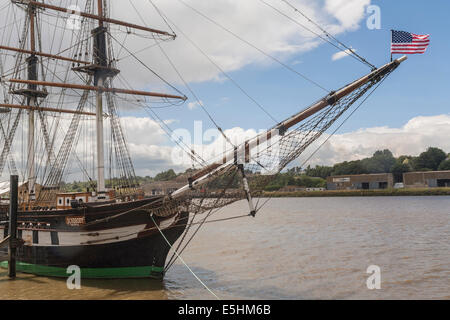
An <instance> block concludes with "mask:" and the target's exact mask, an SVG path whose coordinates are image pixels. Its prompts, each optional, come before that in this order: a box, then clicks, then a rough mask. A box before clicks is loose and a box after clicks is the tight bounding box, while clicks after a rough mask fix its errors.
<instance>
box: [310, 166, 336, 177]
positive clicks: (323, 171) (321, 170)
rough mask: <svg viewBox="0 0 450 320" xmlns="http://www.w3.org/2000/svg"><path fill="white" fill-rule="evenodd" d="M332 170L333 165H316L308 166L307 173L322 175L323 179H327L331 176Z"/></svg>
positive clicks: (316, 175)
mask: <svg viewBox="0 0 450 320" xmlns="http://www.w3.org/2000/svg"><path fill="white" fill-rule="evenodd" d="M332 172H333V167H327V166H316V167H315V168H311V167H310V166H308V168H306V172H305V173H306V175H307V176H310V177H320V178H322V179H326V178H327V177H329V176H331V173H332Z"/></svg>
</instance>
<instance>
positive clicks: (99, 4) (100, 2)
mask: <svg viewBox="0 0 450 320" xmlns="http://www.w3.org/2000/svg"><path fill="white" fill-rule="evenodd" d="M97 7H98V16H99V17H102V18H103V0H97ZM98 26H99V27H103V21H102V20H99V21H98Z"/></svg>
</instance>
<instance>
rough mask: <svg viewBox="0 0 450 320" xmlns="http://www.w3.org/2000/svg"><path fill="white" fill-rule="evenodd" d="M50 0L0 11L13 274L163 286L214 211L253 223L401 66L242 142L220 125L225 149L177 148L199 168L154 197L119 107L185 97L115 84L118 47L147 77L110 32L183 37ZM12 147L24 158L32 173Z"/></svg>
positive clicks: (4, 209) (16, 2) (4, 166)
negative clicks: (286, 175)
mask: <svg viewBox="0 0 450 320" xmlns="http://www.w3.org/2000/svg"><path fill="white" fill-rule="evenodd" d="M56 2H57V1H56ZM56 2H54V3H55V4H53V2H49V1H31V0H11V1H9V0H8V1H3V2H2V3H1V5H2V6H3V8H2V10H9V9H11V11H8V14H7V18H8V19H11V24H14V25H15V26H16V28H15V29H14V30H13V32H11V34H3V36H2V38H1V39H2V41H3V43H0V74H1V95H2V100H1V103H0V117H1V122H0V125H1V128H0V129H1V130H0V131H1V132H0V134H1V135H0V148H1V155H0V173H1V174H3V176H6V174H5V172H6V171H7V170H9V173H10V174H19V176H20V186H19V204H18V206H19V212H18V230H17V236H18V238H19V239H21V240H22V241H21V246H19V247H18V248H17V256H16V259H17V270H18V271H21V272H25V273H32V274H37V275H42V276H56V277H67V268H68V267H69V266H72V265H76V266H79V267H80V269H81V276H82V277H83V278H159V279H161V278H162V277H163V276H164V273H165V272H166V271H167V270H168V268H170V266H171V265H172V264H173V262H174V261H175V260H176V259H177V258H179V253H181V252H182V251H183V250H184V249H185V247H186V246H187V245H188V244H189V242H190V240H191V239H192V237H193V236H194V235H195V233H196V232H197V231H198V228H200V227H201V226H202V225H204V223H207V222H208V221H209V219H211V217H212V215H213V214H214V213H215V212H217V211H218V209H220V208H223V207H226V206H227V205H229V204H231V203H233V202H236V201H240V200H244V201H247V202H248V213H247V214H246V215H247V216H255V215H256V213H257V212H258V210H259V208H260V207H259V200H260V197H261V195H262V191H263V189H264V187H265V186H267V185H268V184H270V182H271V181H273V180H274V179H275V178H276V176H277V175H278V174H279V173H280V172H281V171H282V170H283V169H285V168H286V167H287V166H288V165H289V163H291V162H292V161H294V160H295V159H297V158H298V157H299V155H300V154H302V153H303V152H304V150H305V149H306V148H307V147H309V146H310V145H311V144H312V143H313V142H314V141H316V140H317V139H318V138H319V137H320V136H321V135H322V133H324V132H325V131H326V130H327V129H329V128H330V126H331V125H332V124H334V123H335V122H336V120H337V119H338V118H339V117H341V116H342V115H343V114H344V113H345V112H346V111H347V110H348V109H349V108H350V107H351V106H352V105H353V104H355V103H356V102H357V101H358V100H360V99H361V98H363V97H365V96H367V95H368V94H370V93H371V92H372V91H373V90H375V89H376V88H377V87H378V85H379V84H381V82H382V81H383V80H384V79H385V78H386V77H387V76H388V75H389V74H390V73H391V72H393V71H394V70H395V69H396V68H397V67H398V66H399V65H400V63H402V62H403V61H404V60H405V59H406V57H401V58H399V59H397V60H393V61H390V62H388V63H387V64H385V65H384V66H381V67H374V66H371V71H370V73H368V74H366V75H364V76H362V77H360V78H359V79H357V80H355V81H353V82H351V83H349V84H347V85H344V86H343V87H341V88H339V89H337V90H335V91H330V92H327V94H326V95H325V96H324V97H322V98H320V99H318V100H317V101H316V102H314V103H313V104H311V105H310V106H309V107H307V108H304V109H300V110H298V112H297V113H296V114H294V115H292V116H290V117H288V118H287V119H285V120H284V121H281V122H279V123H277V124H276V125H274V126H273V127H271V128H269V129H268V130H267V131H265V132H263V133H260V134H258V135H256V136H255V137H253V138H251V139H248V140H246V141H244V142H242V143H240V144H233V143H232V142H231V141H230V140H229V139H228V137H227V136H226V134H225V132H224V131H223V130H222V129H220V127H218V129H219V131H220V133H221V134H222V136H223V137H224V139H225V140H226V141H228V142H229V144H228V147H229V149H228V150H226V151H224V152H223V154H220V155H219V156H217V157H215V158H213V159H203V158H202V156H201V155H199V154H198V153H196V152H195V150H193V149H192V148H191V147H190V146H187V145H182V144H181V143H180V144H181V145H180V147H181V149H182V150H183V151H184V152H185V153H186V154H188V155H189V157H190V158H191V159H192V163H193V167H192V169H190V170H187V171H186V172H185V173H184V174H181V175H180V176H178V177H177V178H176V179H177V182H178V183H181V186H180V187H178V188H176V189H175V190H171V191H170V192H169V193H168V194H154V195H148V194H145V193H144V191H143V189H142V186H140V185H139V181H138V178H137V176H136V173H135V169H134V166H133V161H132V157H131V155H130V148H129V145H128V143H127V139H126V133H125V131H124V128H123V123H122V122H121V117H120V116H119V114H120V113H119V111H118V110H119V108H120V107H121V106H129V105H133V104H136V103H137V102H139V103H140V104H152V103H156V104H161V103H163V104H184V103H185V102H186V101H187V100H188V99H187V97H186V96H185V95H184V94H183V93H181V91H179V90H176V88H175V87H174V86H171V85H170V84H169V86H168V87H169V88H171V91H173V92H164V93H163V92H159V90H158V92H157V91H144V90H142V89H140V88H133V87H132V86H131V85H130V84H129V82H127V79H123V77H122V78H121V75H120V72H121V65H120V64H121V63H120V60H119V59H117V58H116V57H117V55H116V51H117V50H115V49H117V47H119V48H120V50H126V51H127V52H129V55H130V56H132V57H133V58H134V61H135V63H136V64H137V65H138V66H141V68H142V69H143V70H145V71H148V70H151V69H149V68H148V66H147V65H145V64H144V63H143V62H142V61H141V60H140V59H139V58H137V57H136V56H135V55H134V54H133V52H132V51H130V50H132V49H131V48H130V49H128V48H127V46H124V45H123V44H122V45H120V44H117V43H116V42H117V39H116V37H115V33H114V32H113V30H118V29H117V28H118V27H121V28H122V29H121V30H126V32H128V33H129V34H130V37H131V36H136V35H139V36H142V39H143V41H147V40H148V41H154V40H155V38H157V39H159V40H161V39H162V40H163V41H166V40H175V38H176V34H175V33H174V32H173V31H163V30H158V29H155V28H151V27H148V26H146V25H140V24H138V23H137V22H133V21H122V20H118V19H113V18H111V17H110V7H109V6H110V2H113V1H107V0H95V1H93V0H86V1H83V8H80V9H79V10H78V9H70V8H69V9H67V8H65V7H60V6H58V5H56ZM73 16H76V19H75V18H73ZM61 17H64V19H65V20H64V21H66V20H67V21H68V19H71V18H70V17H72V18H73V19H75V20H74V21H72V23H74V24H76V26H77V28H74V29H72V30H71V32H70V33H64V32H65V31H64V30H62V29H64V28H60V27H58V26H60V22H59V20H60V19H62V18H61ZM65 23H66V22H65ZM5 25H7V24H5ZM49 30H52V33H51V34H50V32H49ZM44 33H45V37H44ZM55 39H56V40H55ZM149 39H150V40H149ZM161 42H162V41H161ZM350 54H352V55H355V56H356V58H358V59H362V58H361V57H359V56H357V55H356V53H355V52H354V51H350ZM363 60H364V59H363ZM364 61H365V60H364ZM64 124H67V126H65V125H64ZM21 125H22V133H25V134H22V135H20V134H19V131H20V126H21ZM164 125H165V123H164V121H161V126H164ZM18 129H19V130H18ZM175 142H177V141H175ZM177 143H179V142H177ZM14 148H15V149H20V150H22V153H21V154H22V156H23V158H24V159H23V161H22V162H23V163H24V170H19V169H18V166H17V164H16V160H15V157H14V156H13V152H12V150H13V149H14ZM74 167H75V168H77V170H78V171H80V172H81V175H82V176H83V178H85V180H86V181H89V186H88V187H87V188H86V189H85V190H81V191H79V192H68V191H67V190H65V181H67V180H66V179H68V178H67V177H68V175H70V173H71V172H72V171H71V170H74V169H72V168H74ZM19 171H20V172H19ZM8 193H9V184H8V183H7V182H2V183H1V184H0V194H1V195H2V203H1V205H0V221H1V223H0V242H1V241H4V240H5V239H7V237H8V235H9V230H8V224H7V223H6V221H7V220H8V208H9V203H8V201H9V200H8V197H9V195H8ZM225 210H226V208H225ZM216 220H220V218H218V219H216ZM0 250H5V249H4V248H2V249H0ZM171 250H172V257H171V258H170V259H167V257H168V255H169V252H171ZM3 252H5V251H3ZM0 256H1V255H0ZM7 264H8V262H7V261H6V259H5V261H2V262H0V266H2V267H7Z"/></svg>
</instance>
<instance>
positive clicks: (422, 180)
mask: <svg viewBox="0 0 450 320" xmlns="http://www.w3.org/2000/svg"><path fill="white" fill-rule="evenodd" d="M403 183H404V185H405V187H406V188H436V187H450V170H447V171H424V172H406V173H404V174H403Z"/></svg>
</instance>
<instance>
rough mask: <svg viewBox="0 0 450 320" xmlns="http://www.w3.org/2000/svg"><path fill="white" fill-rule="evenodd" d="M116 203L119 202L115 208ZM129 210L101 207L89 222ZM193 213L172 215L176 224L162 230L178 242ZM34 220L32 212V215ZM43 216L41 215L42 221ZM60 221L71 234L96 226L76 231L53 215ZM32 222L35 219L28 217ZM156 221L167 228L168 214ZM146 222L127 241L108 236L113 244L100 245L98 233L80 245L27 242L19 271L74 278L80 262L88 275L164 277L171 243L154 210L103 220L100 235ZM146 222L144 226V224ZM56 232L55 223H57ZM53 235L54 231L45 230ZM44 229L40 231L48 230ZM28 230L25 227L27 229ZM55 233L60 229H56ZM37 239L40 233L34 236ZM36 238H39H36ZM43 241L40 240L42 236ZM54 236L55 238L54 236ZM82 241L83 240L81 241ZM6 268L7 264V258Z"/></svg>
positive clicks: (21, 252)
mask: <svg viewBox="0 0 450 320" xmlns="http://www.w3.org/2000/svg"><path fill="white" fill-rule="evenodd" d="M112 207H114V206H112ZM106 211H107V212H106ZM121 211H123V208H122V207H120V208H119V211H117V210H113V211H110V210H106V209H105V208H103V209H102V210H95V214H94V217H89V216H88V215H86V220H96V219H98V218H104V217H105V216H108V214H113V215H114V214H117V212H119V213H120V212H121ZM188 216H189V213H186V212H183V213H179V214H176V216H175V217H172V220H171V221H173V222H171V223H170V224H168V225H165V226H164V228H161V229H162V233H164V235H165V237H166V238H167V240H168V241H169V242H170V243H171V244H173V243H175V241H176V240H177V239H178V238H179V237H180V236H181V235H182V234H183V232H184V230H185V228H186V222H187V218H188ZM28 217H29V218H31V216H30V215H28ZM42 218H43V217H42V215H41V217H39V219H40V220H41V221H42ZM52 219H53V221H55V223H57V224H58V227H59V228H58V230H59V233H60V234H63V233H64V232H65V234H69V235H72V234H73V235H74V236H79V235H80V234H81V235H83V236H85V237H86V232H90V233H92V229H93V228H94V227H91V226H88V227H87V226H81V227H78V228H76V229H78V230H74V229H73V227H70V226H63V225H62V223H61V221H60V219H56V220H55V218H52ZM28 220H29V219H28ZM155 220H156V223H157V224H158V225H159V226H161V223H163V222H164V220H167V219H165V218H164V219H163V218H157V217H155ZM133 226H134V227H136V226H138V227H139V226H140V227H139V228H141V229H140V230H144V229H145V230H148V231H140V232H135V233H136V235H135V236H134V237H133V238H131V239H127V238H126V237H125V239H123V240H122V239H121V238H120V237H118V238H117V239H115V238H114V237H112V238H110V239H108V241H107V243H101V242H102V241H99V243H96V242H95V241H96V240H95V239H97V238H98V236H92V234H89V235H90V236H92V238H93V239H94V240H93V241H92V242H93V243H86V242H84V243H81V244H80V243H78V244H75V245H64V244H56V245H55V244H51V245H42V244H39V243H36V244H34V243H33V244H25V245H24V246H22V247H20V248H18V250H17V261H18V264H17V269H18V271H22V272H28V273H33V274H38V275H44V276H57V277H68V276H69V274H67V273H66V271H67V267H69V266H72V265H75V266H78V267H80V269H81V277H82V278H145V277H150V278H159V279H161V278H162V277H163V276H164V266H165V262H166V258H167V255H168V253H169V251H170V246H169V245H168V243H167V241H166V240H165V239H164V237H163V236H162V235H161V233H160V232H159V231H158V229H157V228H156V227H155V225H154V223H153V220H152V219H151V217H150V216H149V213H148V212H145V211H142V210H139V209H138V210H136V212H132V213H130V214H129V215H128V216H126V215H125V216H124V217H120V218H119V219H113V220H111V221H108V222H102V223H99V224H96V225H95V228H94V229H95V230H96V232H98V233H100V234H101V233H102V232H105V231H111V230H117V229H114V228H120V227H126V228H127V227H128V228H129V227H133ZM142 226H144V227H142ZM51 228H52V229H51V230H53V227H51ZM44 231H47V233H50V232H51V231H50V230H44ZM44 231H42V230H41V231H40V232H41V233H43V232H44ZM23 232H25V230H23ZM53 232H54V231H53ZM33 238H34V236H33ZM34 240H35V239H33V241H34ZM37 240H38V241H41V240H40V239H37ZM52 240H53V239H52ZM78 242H79V241H78ZM1 265H2V266H3V267H5V266H6V265H7V263H6V262H2V264H1Z"/></svg>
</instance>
